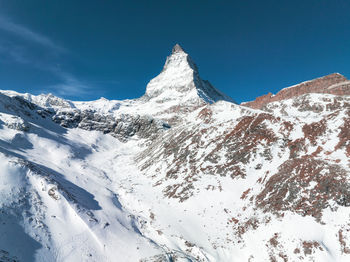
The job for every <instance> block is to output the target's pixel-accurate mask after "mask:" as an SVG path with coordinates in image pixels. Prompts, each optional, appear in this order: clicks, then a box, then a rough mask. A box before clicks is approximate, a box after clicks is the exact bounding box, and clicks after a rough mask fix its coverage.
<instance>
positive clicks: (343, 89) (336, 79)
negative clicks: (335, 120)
mask: <svg viewBox="0 0 350 262" xmlns="http://www.w3.org/2000/svg"><path fill="white" fill-rule="evenodd" d="M308 93H321V94H333V95H350V81H348V80H347V79H346V78H345V77H344V76H342V75H340V74H338V73H334V74H331V75H327V76H324V77H320V78H317V79H314V80H311V81H306V82H303V83H301V84H298V85H294V86H291V87H287V88H284V89H282V90H281V91H279V92H278V93H277V94H276V95H273V94H272V93H268V94H267V95H263V96H260V97H258V98H256V99H255V100H254V101H251V102H246V103H243V104H242V105H244V106H249V107H251V108H256V109H261V108H262V107H263V106H264V105H266V104H268V103H271V102H275V101H281V100H285V99H290V98H293V97H297V96H301V95H304V94H308Z"/></svg>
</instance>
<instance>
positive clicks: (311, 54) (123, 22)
mask: <svg viewBox="0 0 350 262" xmlns="http://www.w3.org/2000/svg"><path fill="white" fill-rule="evenodd" d="M349 14H350V1H348V0H329V1H326V0H307V1H306V0H303V1H300V0H294V1H281V0H275V1H272V0H266V1H258V0H250V1H243V0H242V1H207V0H201V1H199V0H198V1H196V0H190V1H189V0H186V1H185V0H179V1H164V0H163V1H97V0H95V1H92V0H84V1H81V0H74V1H72V0H50V1H47V0H31V1H20V0H11V1H3V0H0V80H1V82H0V89H10V90H16V91H19V92H29V93H34V94H39V93H48V92H51V93H54V94H56V95H58V96H61V97H65V98H68V99H74V100H92V99H98V98H100V97H102V96H103V97H106V98H108V99H125V98H135V97H139V96H141V95H142V94H143V93H144V91H145V87H146V85H147V83H148V81H149V80H150V79H151V78H153V77H154V76H156V75H157V74H158V73H159V72H160V71H161V69H162V67H163V64H164V62H165V58H166V56H167V55H168V54H169V53H170V52H171V48H172V46H173V45H174V44H175V43H177V42H178V43H180V44H181V45H182V46H183V47H184V49H185V50H186V51H187V52H188V53H189V54H190V55H191V57H192V58H193V60H194V61H195V62H196V63H197V65H198V67H199V71H200V74H201V76H202V78H203V79H207V80H209V81H210V82H211V83H212V84H213V85H214V86H215V87H217V88H218V89H220V90H221V91H223V92H224V93H226V94H228V95H230V96H231V97H232V98H233V99H235V100H236V101H238V102H242V101H249V100H252V99H254V98H255V97H257V96H260V95H263V94H265V93H268V92H272V93H276V92H277V91H278V90H280V89H281V88H283V87H286V86H289V85H293V84H296V83H299V82H301V81H305V80H309V79H313V78H316V77H320V76H323V75H326V74H329V73H333V72H339V73H341V74H343V75H345V76H346V77H348V78H350V15H349Z"/></svg>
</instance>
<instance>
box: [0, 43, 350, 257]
mask: <svg viewBox="0 0 350 262" xmlns="http://www.w3.org/2000/svg"><path fill="white" fill-rule="evenodd" d="M335 78H337V79H343V78H341V77H338V76H336V77H335ZM326 81H330V82H332V81H333V78H332V79H331V80H330V79H329V78H326ZM316 82H317V83H318V85H322V86H326V85H328V82H327V84H326V83H323V82H322V80H321V82H320V81H319V80H318V81H316ZM310 83H314V82H313V81H310ZM332 83H333V82H332ZM332 85H333V84H332ZM302 86H303V85H302ZM303 88H304V87H303ZM308 88H309V89H308V90H309V91H310V90H311V91H313V90H314V89H312V88H313V87H312V86H311V87H310V84H309V85H308ZM342 88H343V86H342ZM311 91H310V92H304V91H303V92H302V94H299V93H298V95H295V96H294V95H293V96H292V97H283V98H281V99H279V100H276V101H267V102H264V104H263V105H262V106H259V108H261V110H257V109H254V108H249V107H247V105H249V104H246V106H241V105H237V104H235V103H232V99H230V98H228V97H227V96H225V95H224V94H222V93H221V92H219V91H218V90H216V89H215V88H213V87H212V86H211V85H210V84H209V83H208V82H206V81H203V80H201V79H200V77H199V74H198V70H197V67H196V66H195V64H194V63H193V61H192V59H191V58H190V57H189V56H188V54H186V53H185V52H184V51H183V49H182V48H181V47H180V46H178V45H176V46H175V47H174V48H173V51H172V54H171V55H170V56H169V57H168V58H167V61H166V63H165V66H164V69H163V71H162V72H161V73H160V75H159V76H157V77H156V78H154V79H153V80H151V82H150V83H149V84H148V86H147V88H146V93H145V95H144V96H143V97H141V98H139V99H134V100H125V101H109V100H107V99H103V98H102V99H100V100H97V101H92V102H72V101H66V100H64V99H61V98H57V97H55V96H53V95H40V96H33V95H30V94H18V93H16V92H13V91H1V92H0V170H1V172H0V232H1V234H0V261H13V260H15V261H140V260H141V261H349V259H350V245H349V241H350V223H349V221H350V220H349V218H350V209H349V206H350V179H349V175H348V174H349V171H350V170H349V168H350V163H349V157H350V143H349V141H350V132H349V130H350V97H349V96H347V95H344V94H341V95H337V94H336V95H335V94H323V93H320V92H316V93H317V94H316V93H312V92H311ZM252 107H255V106H252Z"/></svg>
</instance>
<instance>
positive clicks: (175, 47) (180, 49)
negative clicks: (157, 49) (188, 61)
mask: <svg viewBox="0 0 350 262" xmlns="http://www.w3.org/2000/svg"><path fill="white" fill-rule="evenodd" d="M180 52H183V53H185V51H184V49H183V48H182V47H181V46H180V45H179V44H176V45H174V47H173V50H172V54H175V53H180Z"/></svg>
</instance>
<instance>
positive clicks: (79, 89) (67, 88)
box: [45, 68, 92, 96]
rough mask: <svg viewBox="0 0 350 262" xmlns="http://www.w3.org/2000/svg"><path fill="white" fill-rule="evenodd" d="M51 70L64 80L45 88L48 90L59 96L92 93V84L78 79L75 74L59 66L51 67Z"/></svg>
mask: <svg viewBox="0 0 350 262" xmlns="http://www.w3.org/2000/svg"><path fill="white" fill-rule="evenodd" d="M49 70H50V71H51V72H52V73H53V74H55V75H56V76H58V77H59V78H60V79H61V80H62V82H61V83H58V84H55V85H52V86H49V87H47V89H48V90H45V91H46V92H47V91H50V92H54V93H55V94H57V95H59V96H82V95H89V94H91V93H92V87H91V85H88V84H86V83H84V82H83V81H81V80H79V79H77V78H76V77H75V76H74V75H72V74H70V73H68V72H64V71H62V70H59V69H57V68H51V69H49Z"/></svg>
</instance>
